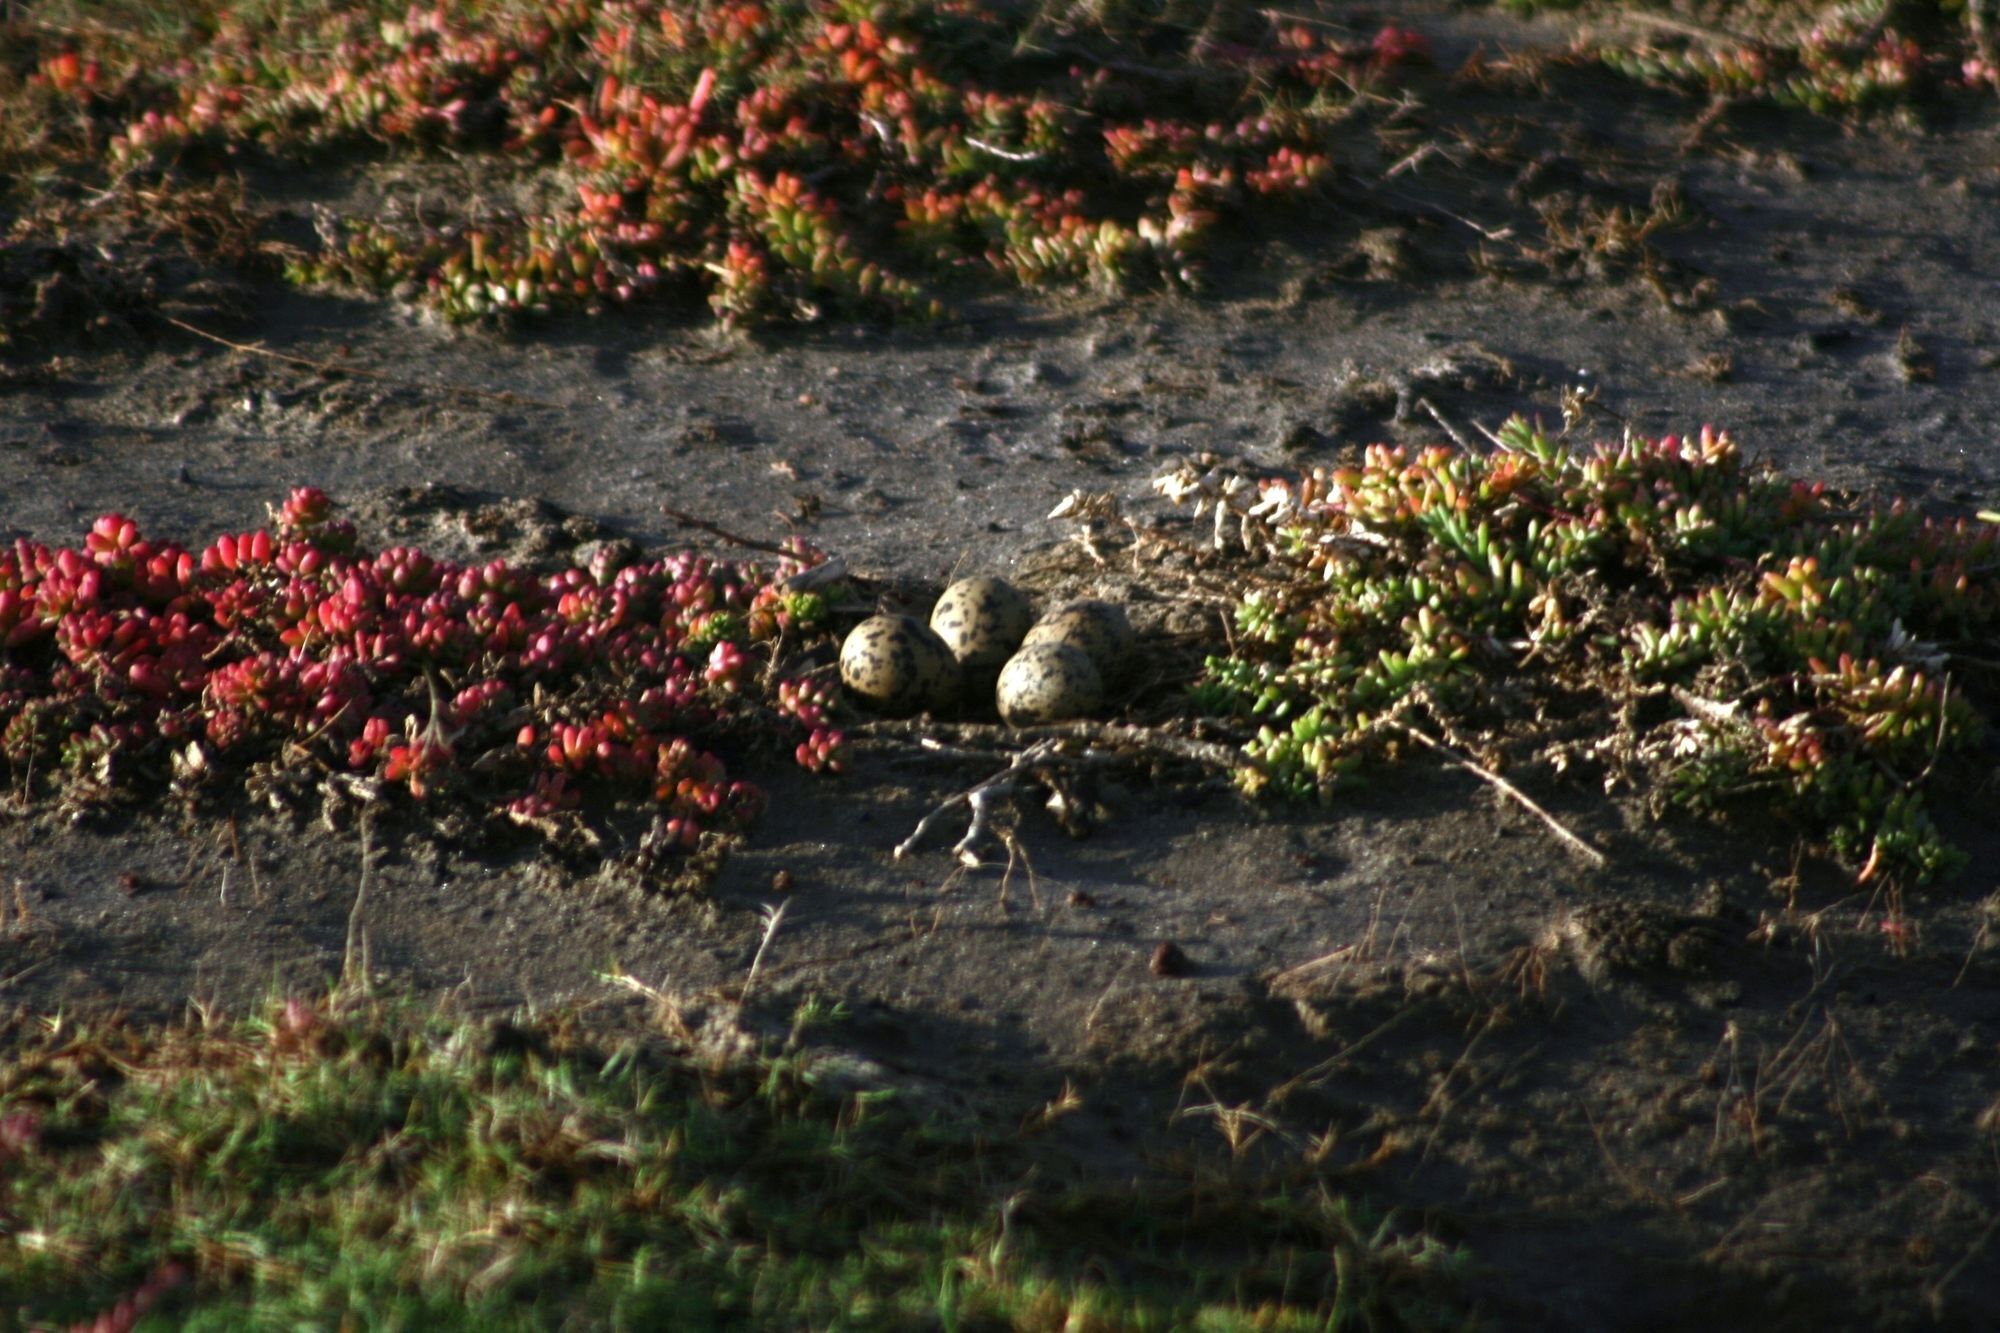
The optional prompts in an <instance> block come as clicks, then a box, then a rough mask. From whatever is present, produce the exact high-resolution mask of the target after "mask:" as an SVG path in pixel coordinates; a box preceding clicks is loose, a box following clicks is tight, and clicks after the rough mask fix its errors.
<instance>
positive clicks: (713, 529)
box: [660, 505, 798, 556]
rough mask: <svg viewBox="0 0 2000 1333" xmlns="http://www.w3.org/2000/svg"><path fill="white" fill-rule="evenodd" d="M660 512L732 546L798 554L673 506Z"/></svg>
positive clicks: (687, 526)
mask: <svg viewBox="0 0 2000 1333" xmlns="http://www.w3.org/2000/svg"><path fill="white" fill-rule="evenodd" d="M660 512H661V513H662V514H665V515H666V516H667V517H668V518H670V519H672V520H673V521H674V522H676V523H678V524H680V525H681V526H682V527H684V528H694V529H696V530H698V531H701V532H705V533H707V534H708V535H709V536H711V537H717V538H720V539H721V540H723V541H726V542H728V543H729V544H730V545H731V546H742V547H746V548H748V549H749V550H752V551H768V552H769V553H770V554H772V555H782V556H796V555H797V554H798V552H796V551H788V550H786V549H785V548H784V547H783V546H780V545H779V544H778V543H777V542H767V541H765V540H764V539H763V538H761V537H746V536H744V535H743V534H742V533H740V532H731V531H730V530H729V529H728V528H725V527H723V526H722V525H721V524H720V523H713V522H710V521H709V520H708V519H705V518H702V517H700V516H699V515H696V514H690V513H688V512H686V511H685V510H680V509H676V508H674V507H673V506H672V505H661V506H660Z"/></svg>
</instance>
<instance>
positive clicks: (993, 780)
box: [891, 740, 1056, 865]
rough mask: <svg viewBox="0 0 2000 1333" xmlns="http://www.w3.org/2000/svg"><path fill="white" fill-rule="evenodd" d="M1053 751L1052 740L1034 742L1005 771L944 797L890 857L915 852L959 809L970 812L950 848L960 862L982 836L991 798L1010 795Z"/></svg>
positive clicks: (1016, 756)
mask: <svg viewBox="0 0 2000 1333" xmlns="http://www.w3.org/2000/svg"><path fill="white" fill-rule="evenodd" d="M1055 748H1056V742H1055V741H1054V740H1041V741H1037V742H1035V743H1034V744H1033V745H1030V746H1029V747H1028V748H1027V749H1025V750H1023V751H1021V752H1020V753H1019V754H1017V755H1015V756H1014V760H1013V762H1012V763H1010V764H1008V765H1007V767H1005V768H1003V769H1001V770H1000V771H999V772H998V773H995V774H994V775H993V776H992V777H990V778H987V779H986V780H985V781H984V782H981V783H979V784H978V785H977V786H974V787H970V788H968V789H966V790H965V791H962V792H959V793H957V794H956V795H954V796H948V797H946V798H945V801H944V803H943V804H942V805H940V806H938V807H937V809H935V810H933V811H931V812H930V813H929V814H927V815H925V816H924V817H923V818H922V819H921V820H919V821H918V822H917V827H916V829H915V830H914V831H913V832H911V834H910V836H909V837H907V838H905V839H903V841H902V842H901V843H899V844H898V845H897V847H896V850H895V851H894V852H893V853H892V854H891V855H892V856H893V857H894V859H896V860H898V861H900V860H902V859H903V858H904V857H905V856H908V855H909V854H910V853H911V852H913V851H915V850H916V849H917V846H918V844H920V843H921V842H923V840H924V837H925V836H926V835H927V834H929V833H930V831H931V828H932V826H933V825H935V824H936V823H937V822H938V820H940V819H942V818H944V816H945V815H947V814H949V813H950V812H951V811H953V810H955V809H957V808H958V807H959V806H961V805H963V806H967V807H969V808H970V809H971V811H972V822H971V826H970V827H968V828H967V829H966V832H965V836H964V837H963V838H960V839H959V840H958V844H957V845H956V846H954V847H953V848H952V853H953V854H954V855H955V856H957V857H958V859H959V860H960V861H964V860H965V858H966V856H967V855H968V854H969V853H970V849H971V847H972V845H973V843H974V842H976V841H977V840H978V838H979V837H980V835H981V834H983V833H984V832H985V829H986V821H987V817H988V813H987V812H988V807H989V805H990V803H991V802H992V801H993V799H994V798H995V795H996V794H997V793H998V792H999V791H1000V790H1002V789H1006V790H1009V791H1011V790H1012V789H1013V786H1014V780H1015V779H1016V778H1018V777H1020V776H1021V774H1023V773H1025V772H1027V771H1028V770H1029V769H1031V768H1033V767H1034V766H1035V765H1036V764H1039V763H1041V762H1043V761H1044V760H1046V759H1048V758H1049V757H1050V756H1051V755H1053V754H1054V753H1055ZM972 864H975V865H976V864H978V862H977V860H976V859H975V860H974V861H973V862H972Z"/></svg>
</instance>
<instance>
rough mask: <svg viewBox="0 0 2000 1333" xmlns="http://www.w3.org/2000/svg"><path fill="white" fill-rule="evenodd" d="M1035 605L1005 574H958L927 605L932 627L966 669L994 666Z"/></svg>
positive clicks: (1009, 652)
mask: <svg viewBox="0 0 2000 1333" xmlns="http://www.w3.org/2000/svg"><path fill="white" fill-rule="evenodd" d="M1034 623H1035V609H1034V607H1032V606H1030V605H1029V604H1028V599H1027V596H1026V595H1025V594H1023V593H1022V592H1021V591H1020V590H1019V589H1018V588H1016V587H1015V586H1014V585H1013V584H1011V583H1009V582H1007V581H1006V580H1005V579H996V578H989V577H984V576H982V577H980V578H973V579H960V580H959V581H958V582H956V583H954V584H952V585H951V586H950V587H949V588H946V589H945V590H944V596H942V597H940V598H938V603H937V605H936V606H935V607H933V608H932V609H931V628H932V629H934V630H936V631H937V636H938V637H939V638H940V639H943V640H944V646H945V647H947V648H949V649H951V655H952V656H953V657H956V658H957V659H958V664H959V665H960V666H961V667H964V668H965V669H966V670H968V671H978V670H981V669H985V668H991V667H997V666H999V665H1000V664H1001V663H1002V662H1005V661H1006V660H1007V659H1008V658H1010V657H1012V656H1013V655H1014V650H1015V649H1016V648H1019V647H1020V646H1021V639H1022V636H1024V635H1025V634H1027V632H1028V626H1030V625H1032V624H1034Z"/></svg>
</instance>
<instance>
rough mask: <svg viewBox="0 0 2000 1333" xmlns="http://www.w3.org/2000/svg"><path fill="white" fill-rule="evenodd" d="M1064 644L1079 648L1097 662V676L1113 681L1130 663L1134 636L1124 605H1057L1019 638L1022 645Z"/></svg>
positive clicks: (1134, 642) (1093, 602) (1024, 646)
mask: <svg viewBox="0 0 2000 1333" xmlns="http://www.w3.org/2000/svg"><path fill="white" fill-rule="evenodd" d="M1044 643H1067V644H1073V645H1074V646H1076V647H1078V648H1081V649H1082V650H1083V651H1084V652H1086V653H1088V654H1089V655H1090V660H1091V661H1092V662H1094V663H1096V664H1097V672H1098V675H1100V676H1101V677H1103V678H1104V679H1105V680H1114V679H1116V678H1117V677H1119V676H1120V675H1123V674H1124V672H1125V668H1126V667H1127V666H1128V665H1130V663H1131V659H1132V650H1133V648H1134V646H1135V645H1136V643H1137V636H1135V635H1134V634H1133V633H1132V622H1131V621H1130V620H1128V619H1126V617H1125V608H1124V607H1122V606H1119V605H1117V604H1115V603H1113V602H1098V601H1080V602H1070V603H1067V604H1066V605H1063V606H1059V607H1057V608H1056V609H1055V610H1053V611H1051V612H1049V613H1048V614H1047V615H1045V616H1043V617H1042V618H1041V620H1040V622H1038V623H1037V624H1036V625H1035V627H1034V628H1033V629H1031V630H1029V631H1028V636H1027V638H1025V639H1023V640H1022V641H1021V647H1022V648H1024V649H1025V648H1032V647H1035V646H1036V645H1038V644H1044Z"/></svg>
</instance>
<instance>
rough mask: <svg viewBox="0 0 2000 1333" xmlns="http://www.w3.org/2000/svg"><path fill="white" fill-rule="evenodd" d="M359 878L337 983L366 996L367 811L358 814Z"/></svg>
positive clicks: (370, 851) (369, 824) (369, 854)
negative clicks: (359, 837) (358, 990)
mask: <svg viewBox="0 0 2000 1333" xmlns="http://www.w3.org/2000/svg"><path fill="white" fill-rule="evenodd" d="M360 823H361V876H360V882H359V883H358V884H356V885H355V888H354V906H353V907H352V908H350V909H349V910H348V913H347V948H346V951H345V953H344V954H343V955H342V958H341V964H340V982H341V985H343V986H358V987H359V988H360V989H361V991H362V992H363V993H364V994H365V993H367V990H368V972H369V966H368V964H369V959H368V926H367V923H366V920H365V919H364V913H366V911H367V909H368V880H369V865H370V862H371V861H372V860H373V853H374V849H373V847H371V846H370V838H369V834H370V832H371V831H372V830H373V828H374V822H373V821H372V820H371V819H370V818H369V812H368V811H366V810H363V811H362V812H361V821H360Z"/></svg>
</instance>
